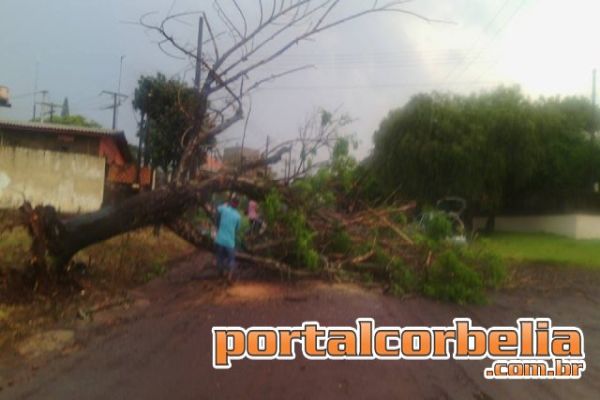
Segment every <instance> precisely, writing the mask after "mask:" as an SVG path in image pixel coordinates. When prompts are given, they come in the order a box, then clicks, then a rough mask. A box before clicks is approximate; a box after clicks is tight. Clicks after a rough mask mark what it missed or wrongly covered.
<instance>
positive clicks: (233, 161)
mask: <svg viewBox="0 0 600 400" xmlns="http://www.w3.org/2000/svg"><path fill="white" fill-rule="evenodd" d="M262 158H263V154H262V153H261V152H260V150H257V149H251V148H248V147H242V146H233V147H227V148H226V149H224V150H223V164H224V165H225V167H226V168H228V169H237V168H239V167H240V165H242V163H243V164H244V165H247V164H250V163H254V162H256V161H260V160H261V159H262ZM265 172H266V174H267V176H271V175H272V172H271V169H270V168H268V167H266V168H257V169H254V170H253V171H251V172H249V173H247V174H246V175H248V176H250V177H255V178H261V177H265Z"/></svg>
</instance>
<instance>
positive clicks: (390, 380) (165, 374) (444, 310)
mask: <svg viewBox="0 0 600 400" xmlns="http://www.w3.org/2000/svg"><path fill="white" fill-rule="evenodd" d="M205 259H206V257H205V256H204V255H203V254H198V255H196V256H194V257H192V258H191V259H189V260H187V261H185V262H182V263H181V264H180V265H178V266H177V267H176V268H174V269H172V270H171V271H170V272H169V273H168V275H167V276H165V277H163V278H160V279H157V280H156V281H153V282H151V283H149V284H148V285H146V286H144V287H142V288H140V289H137V290H136V291H135V292H134V293H133V295H134V296H135V298H136V299H137V300H136V301H135V302H133V304H132V306H131V307H129V308H128V309H123V308H122V307H121V308H116V309H112V310H107V311H103V312H100V313H99V314H97V315H96V317H95V318H94V322H93V323H87V325H86V323H80V324H79V325H78V326H77V327H76V329H75V338H76V345H75V346H72V347H71V348H70V350H69V351H64V352H62V353H61V354H59V355H55V356H52V357H50V358H49V359H45V360H43V361H41V360H40V359H32V360H27V359H23V360H20V362H19V363H18V365H17V366H16V367H15V370H14V371H13V372H14V374H13V378H11V379H12V380H11V384H10V386H8V387H4V388H3V390H2V391H0V399H245V398H256V399H283V398H291V399H317V398H327V399H337V398H340V399H341V398H357V399H365V398H381V399H385V398H393V399H477V400H486V399H518V398H522V399H571V398H577V399H594V398H599V397H598V394H599V393H600V370H599V365H600V341H599V340H600V310H599V308H598V305H599V302H600V291H599V290H598V289H597V287H598V286H597V283H598V282H599V281H600V280H599V279H598V274H596V273H592V272H585V273H582V274H580V275H577V274H576V275H572V274H571V273H567V271H563V270H560V269H547V270H546V269H544V270H543V271H545V272H544V273H543V274H540V275H539V276H538V278H536V279H537V280H539V282H537V281H536V283H535V284H531V285H527V284H525V286H523V287H520V288H514V289H510V290H509V289H507V290H503V291H501V292H499V293H496V294H494V295H493V304H492V305H487V306H459V305H452V304H444V303H440V302H435V301H431V300H427V299H423V298H421V297H414V298H409V299H398V298H394V297H391V296H386V295H383V294H381V293H380V292H378V291H376V290H371V291H369V290H365V289H361V288H359V287H357V286H352V285H342V284H328V283H323V282H300V283H295V284H290V283H286V282H280V281H279V280H273V279H270V280H269V279H258V278H256V277H253V278H244V279H242V280H240V281H238V282H237V283H236V284H234V285H233V286H232V287H226V286H225V285H224V284H223V283H221V282H219V281H217V280H215V279H211V278H210V276H211V275H212V272H211V271H209V268H208V267H206V266H205ZM539 268H546V267H539ZM540 271H542V270H540ZM574 287H577V289H576V290H575V289H573V288H574ZM358 317H373V318H374V319H375V320H376V323H377V325H380V326H381V325H389V326H407V325H413V326H429V325H437V326H446V325H451V324H452V319H453V318H455V317H470V318H472V319H473V323H474V324H476V325H480V326H491V325H506V326H514V325H515V323H516V322H515V321H516V319H517V318H519V317H551V318H553V319H554V321H553V322H554V324H555V325H559V324H560V325H569V326H571V325H577V326H579V327H581V329H582V330H583V332H584V334H585V335H586V336H585V339H586V341H585V351H586V360H587V371H586V372H585V373H584V375H583V378H582V379H581V380H579V381H486V380H485V379H484V378H483V375H482V374H483V369H484V368H485V367H488V366H490V364H491V363H490V361H489V360H484V361H464V362H457V361H368V362H364V361H360V362H359V361H341V362H340V361H325V362H323V361H308V360H305V359H303V358H300V359H297V360H295V361H247V360H244V361H237V362H234V364H233V368H232V369H230V370H214V369H213V368H212V364H211V360H212V353H211V343H212V342H211V328H212V327H213V326H227V325H229V326H252V325H255V326H256V325H258V326H261V325H262V326H264V325H279V326H281V325H287V326H294V325H300V324H301V323H302V322H303V321H306V320H311V321H314V320H316V321H319V322H320V323H321V324H322V325H343V326H349V325H353V323H354V321H355V319H356V318H358Z"/></svg>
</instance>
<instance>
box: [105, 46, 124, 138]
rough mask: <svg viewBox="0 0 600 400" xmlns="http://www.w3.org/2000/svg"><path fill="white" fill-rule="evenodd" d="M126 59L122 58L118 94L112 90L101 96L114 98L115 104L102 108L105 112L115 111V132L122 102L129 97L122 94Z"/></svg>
mask: <svg viewBox="0 0 600 400" xmlns="http://www.w3.org/2000/svg"><path fill="white" fill-rule="evenodd" d="M124 59H125V56H124V55H123V56H121V62H120V65H119V83H118V85H117V91H116V92H112V91H110V90H103V91H102V92H101V93H100V94H107V95H109V96H112V98H113V104H112V105H110V106H106V107H104V108H102V109H103V110H111V109H112V110H113V118H112V128H113V130H115V129H117V118H118V114H119V107H120V106H121V104H122V103H121V102H122V101H123V100H127V98H128V96H127V95H125V94H123V93H121V77H122V75H123V60H124Z"/></svg>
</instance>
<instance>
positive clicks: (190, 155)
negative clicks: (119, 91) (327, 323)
mask: <svg viewBox="0 0 600 400" xmlns="http://www.w3.org/2000/svg"><path fill="white" fill-rule="evenodd" d="M340 3H341V2H340V1H339V0H322V1H316V0H295V1H285V0H274V1H273V2H272V5H270V6H266V5H264V4H263V2H261V1H259V2H258V3H253V4H254V6H251V7H253V9H252V10H249V9H243V8H242V7H241V6H240V5H239V3H238V2H237V1H236V0H231V2H230V3H229V4H228V5H227V6H224V5H222V4H221V2H220V1H214V2H213V9H214V10H215V12H216V19H212V18H210V17H209V16H208V15H207V13H206V12H204V11H200V12H197V13H190V12H186V13H176V14H170V15H168V16H166V17H165V18H164V19H162V20H161V21H160V22H158V23H153V22H150V21H149V20H148V19H149V18H150V15H146V16H144V17H142V18H141V19H140V24H141V26H143V27H144V28H145V29H147V30H148V31H150V32H152V33H154V34H156V35H157V37H158V46H159V48H160V49H161V50H162V51H164V52H165V53H167V54H171V55H173V54H174V53H176V55H177V56H181V57H184V58H188V59H189V60H191V61H192V62H193V63H195V64H199V65H200V66H201V68H200V69H198V73H197V75H196V81H195V87H196V95H197V106H196V109H195V110H194V111H193V115H190V116H189V127H188V128H187V129H186V131H185V132H184V134H183V135H181V137H182V139H181V152H182V156H181V159H180V161H179V164H178V166H177V168H176V170H175V171H173V172H174V177H175V179H174V181H173V182H172V183H171V184H170V185H168V186H167V187H164V188H161V189H159V190H155V191H152V192H148V193H141V194H139V195H137V196H134V197H132V198H130V199H128V200H126V201H124V202H122V203H121V204H118V205H116V206H113V207H108V208H104V209H102V210H100V211H98V212H94V213H89V214H84V215H78V216H73V217H69V218H66V219H63V218H60V217H59V215H58V214H57V213H56V211H55V210H54V209H53V208H52V207H48V206H45V207H41V206H37V207H33V206H31V205H29V204H24V206H23V207H22V215H23V221H24V223H25V225H26V226H27V228H28V230H29V232H30V234H31V236H32V238H33V245H32V259H31V265H32V266H33V268H34V269H35V271H36V275H38V279H39V278H42V277H47V278H52V277H59V278H60V276H61V275H63V274H64V272H65V267H66V265H67V263H68V262H69V260H70V259H71V257H72V256H73V255H74V254H75V253H76V252H77V251H79V250H81V249H83V248H85V247H87V246H89V245H91V244H93V243H96V242H99V241H103V240H106V239H108V238H110V237H112V236H115V235H118V234H121V233H124V232H127V231H130V230H133V229H137V228H140V227H144V226H149V225H154V224H166V225H169V224H171V226H174V227H177V226H180V225H177V224H176V222H174V221H177V219H178V217H180V216H181V215H182V213H183V212H184V211H185V210H186V209H188V208H190V207H193V206H195V205H199V204H202V203H203V202H205V201H206V200H207V199H208V197H209V195H210V194H211V193H214V192H219V191H225V190H235V191H238V192H240V193H245V194H249V195H252V196H254V197H260V196H257V195H260V194H261V193H262V194H263V195H264V193H265V189H266V188H264V187H262V186H261V185H260V184H258V183H256V182H252V183H249V182H245V181H243V180H241V179H239V173H240V172H243V171H238V173H233V174H224V175H219V176H214V177H209V178H204V179H202V177H200V176H198V174H197V171H196V168H195V166H196V165H198V164H200V163H201V162H202V161H203V160H204V157H205V154H206V146H211V145H212V144H213V143H214V138H215V137H217V136H218V135H220V134H221V133H223V132H224V131H226V130H227V129H229V128H230V127H231V126H233V125H234V124H236V123H238V122H239V121H242V120H243V119H244V115H245V113H244V109H245V101H246V99H247V98H248V95H249V94H250V93H252V91H253V90H255V89H257V88H258V87H259V86H260V85H262V84H264V83H265V82H269V81H272V80H274V79H277V78H280V77H282V76H285V75H288V74H291V73H294V72H297V71H299V70H303V69H306V68H310V67H311V66H310V65H303V66H298V67H295V68H292V69H289V70H285V71H281V72H279V73H274V74H270V75H266V76H262V77H261V76H258V77H257V76H256V75H255V74H258V73H260V71H261V70H262V69H263V67H264V66H265V65H268V64H269V63H271V62H272V61H273V60H275V59H277V58H278V57H280V56H281V55H282V54H284V53H285V52H286V51H288V50H289V49H290V48H292V47H293V46H296V45H298V44H299V43H301V42H303V41H305V40H309V39H312V38H313V37H315V36H316V35H318V34H319V33H321V32H323V31H326V30H329V29H332V28H334V27H336V26H338V25H340V24H344V23H347V22H349V21H352V20H355V19H357V18H361V17H364V16H366V15H369V14H375V13H395V14H404V15H410V16H413V17H417V18H420V19H422V20H425V21H430V20H428V19H427V18H425V17H423V16H421V15H418V14H416V13H414V12H412V11H410V10H407V9H404V8H402V7H403V6H404V3H405V2H404V1H392V2H388V3H385V4H379V3H378V2H377V1H375V2H374V3H373V4H372V6H370V7H364V6H362V5H361V6H360V7H361V8H358V9H355V10H353V11H351V12H345V9H344V8H343V7H341V6H340ZM251 11H254V13H252V12H251ZM190 15H192V16H198V15H200V16H202V17H203V22H204V25H205V27H206V31H207V33H208V35H207V36H208V39H207V40H205V41H204V42H201V43H199V44H202V45H203V46H202V47H203V48H204V49H205V50H203V51H202V52H198V51H196V49H195V46H194V48H191V47H188V46H187V45H184V44H183V43H182V42H180V41H179V40H178V39H177V37H176V35H175V33H173V32H172V31H171V30H170V28H171V24H173V23H176V22H177V21H181V19H182V18H185V17H189V16H190ZM251 16H252V17H251ZM217 21H219V23H220V25H221V26H222V27H223V28H225V30H226V33H227V34H226V35H225V37H224V38H223V39H221V38H220V37H221V35H219V34H216V33H215V27H216V25H217ZM201 37H202V35H201ZM200 47H201V46H198V48H200ZM201 71H203V72H205V74H204V77H202V76H201V74H200V72H201ZM182 112H183V111H182ZM280 150H281V149H280ZM280 155H281V154H279V153H278V154H276V156H280ZM275 161H277V157H273V156H271V154H267V155H265V157H264V160H262V163H263V165H264V164H266V163H271V162H275ZM253 167H255V166H244V168H245V169H246V170H247V169H251V168H253ZM275 188H276V189H277V188H278V186H275ZM257 192H261V193H257ZM175 231H177V229H175ZM199 246H201V247H206V246H207V243H199ZM256 257H258V256H256Z"/></svg>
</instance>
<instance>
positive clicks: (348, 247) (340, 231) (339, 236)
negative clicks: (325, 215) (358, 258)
mask: <svg viewBox="0 0 600 400" xmlns="http://www.w3.org/2000/svg"><path fill="white" fill-rule="evenodd" d="M352 247H353V244H352V239H351V238H350V235H349V234H348V232H346V229H344V227H343V226H341V225H336V226H335V227H334V229H333V231H332V232H331V236H330V243H329V248H330V250H331V251H333V252H335V253H344V254H350V253H351V252H352Z"/></svg>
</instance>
